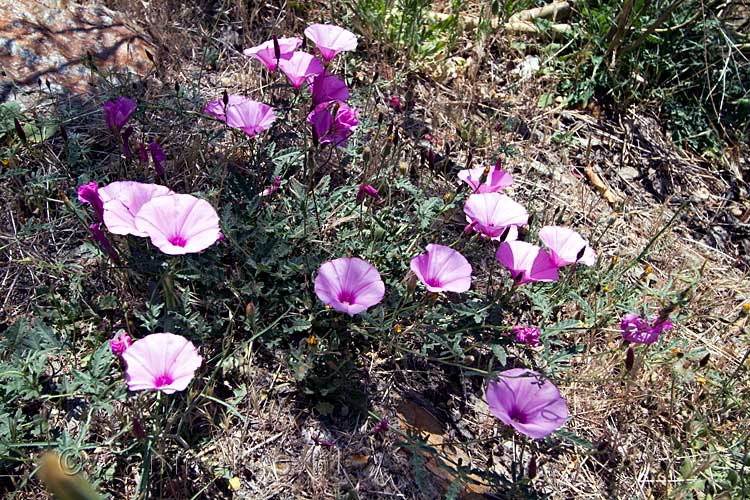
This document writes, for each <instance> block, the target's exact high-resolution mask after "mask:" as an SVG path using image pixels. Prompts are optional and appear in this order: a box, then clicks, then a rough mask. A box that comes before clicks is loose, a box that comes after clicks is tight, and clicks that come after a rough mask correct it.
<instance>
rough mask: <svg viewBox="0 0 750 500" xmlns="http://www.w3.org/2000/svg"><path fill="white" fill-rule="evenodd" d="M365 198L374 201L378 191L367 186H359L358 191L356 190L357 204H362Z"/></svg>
mask: <svg viewBox="0 0 750 500" xmlns="http://www.w3.org/2000/svg"><path fill="white" fill-rule="evenodd" d="M365 196H369V197H370V198H372V199H375V198H377V197H378V190H377V189H375V187H373V186H371V185H369V184H360V186H359V189H357V202H358V203H362V201H363V200H364V199H365Z"/></svg>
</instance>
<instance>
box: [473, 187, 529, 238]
mask: <svg viewBox="0 0 750 500" xmlns="http://www.w3.org/2000/svg"><path fill="white" fill-rule="evenodd" d="M464 213H465V214H466V220H467V221H468V222H469V223H470V225H471V229H473V230H474V231H476V232H478V233H481V234H482V235H484V236H485V237H487V238H490V239H493V240H497V239H500V238H501V237H502V235H503V233H505V231H506V229H507V228H508V227H510V228H511V229H510V230H509V231H508V233H506V237H505V241H509V240H514V239H516V238H517V235H518V231H517V228H516V226H523V225H526V224H527V223H528V221H529V213H528V212H527V211H526V209H525V208H524V207H523V206H521V205H520V204H519V203H516V202H515V201H513V200H512V199H510V198H509V197H508V196H506V195H504V194H500V193H481V194H472V195H471V196H469V199H468V200H466V204H465V205H464Z"/></svg>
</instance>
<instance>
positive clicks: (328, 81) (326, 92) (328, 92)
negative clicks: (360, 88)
mask: <svg viewBox="0 0 750 500" xmlns="http://www.w3.org/2000/svg"><path fill="white" fill-rule="evenodd" d="M310 87H311V89H312V102H313V106H317V105H318V104H320V103H322V102H328V101H346V100H347V99H349V88H348V87H347V86H346V83H344V81H343V80H342V79H341V78H339V77H337V76H336V75H334V74H332V73H330V72H329V71H328V70H326V71H325V72H323V73H321V74H319V75H317V76H315V77H314V78H313V79H312V84H311V85H310Z"/></svg>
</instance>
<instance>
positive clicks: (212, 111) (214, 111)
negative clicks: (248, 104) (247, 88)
mask: <svg viewBox="0 0 750 500" xmlns="http://www.w3.org/2000/svg"><path fill="white" fill-rule="evenodd" d="M248 100H249V99H248V98H247V97H244V96H241V95H235V94H230V95H228V96H227V104H226V105H224V98H223V97H219V98H218V99H214V100H213V101H209V102H207V103H206V105H205V106H204V107H203V113H204V114H207V115H209V116H213V117H214V118H216V119H217V120H221V121H223V122H226V121H227V117H226V108H229V107H233V106H237V105H239V104H242V103H244V102H245V101H248Z"/></svg>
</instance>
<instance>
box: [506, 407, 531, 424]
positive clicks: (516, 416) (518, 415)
mask: <svg viewBox="0 0 750 500" xmlns="http://www.w3.org/2000/svg"><path fill="white" fill-rule="evenodd" d="M508 416H509V417H510V418H511V420H513V421H514V422H518V423H519V424H525V423H526V422H527V421H528V415H526V414H525V413H523V412H522V411H521V410H519V409H518V408H516V407H513V408H512V409H511V410H510V412H508Z"/></svg>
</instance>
